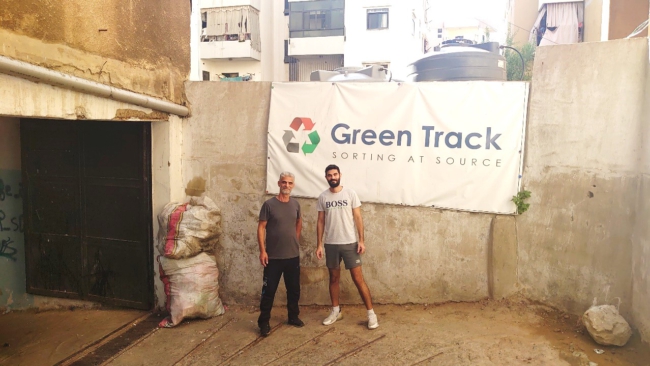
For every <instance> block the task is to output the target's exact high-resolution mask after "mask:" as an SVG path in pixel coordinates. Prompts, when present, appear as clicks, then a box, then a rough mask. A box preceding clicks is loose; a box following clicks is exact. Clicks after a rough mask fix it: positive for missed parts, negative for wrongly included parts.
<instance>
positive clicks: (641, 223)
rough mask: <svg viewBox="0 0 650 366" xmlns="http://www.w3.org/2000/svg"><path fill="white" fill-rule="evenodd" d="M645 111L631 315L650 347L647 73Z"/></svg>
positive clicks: (648, 77)
mask: <svg viewBox="0 0 650 366" xmlns="http://www.w3.org/2000/svg"><path fill="white" fill-rule="evenodd" d="M645 85H646V90H645V96H646V98H645V102H646V103H645V110H644V112H643V115H644V122H645V123H646V127H645V128H644V130H643V131H642V133H640V134H639V135H638V136H637V139H639V140H641V141H642V142H641V145H642V149H641V150H640V155H641V156H642V158H641V159H639V170H640V172H641V176H640V179H639V195H638V197H637V208H636V209H637V217H636V230H635V232H634V234H633V235H632V243H633V250H632V258H634V262H633V263H632V277H633V284H632V292H633V294H634V296H633V298H632V311H633V316H634V323H635V325H636V327H637V328H638V330H639V332H640V333H641V336H642V337H643V338H644V339H645V340H646V341H647V342H648V343H650V225H648V223H650V146H649V145H648V141H650V128H648V127H647V123H648V117H647V116H650V94H648V86H650V70H648V71H647V72H646V81H645Z"/></svg>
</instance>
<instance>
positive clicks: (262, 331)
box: [260, 323, 271, 337]
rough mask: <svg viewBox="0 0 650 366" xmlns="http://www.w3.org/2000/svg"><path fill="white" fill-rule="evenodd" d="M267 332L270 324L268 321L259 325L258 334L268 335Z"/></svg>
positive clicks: (269, 331)
mask: <svg viewBox="0 0 650 366" xmlns="http://www.w3.org/2000/svg"><path fill="white" fill-rule="evenodd" d="M269 333H271V326H270V325H269V323H266V324H262V325H260V335H261V336H262V337H266V336H268V335H269Z"/></svg>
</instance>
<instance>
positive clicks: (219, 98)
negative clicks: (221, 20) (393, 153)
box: [183, 82, 516, 305]
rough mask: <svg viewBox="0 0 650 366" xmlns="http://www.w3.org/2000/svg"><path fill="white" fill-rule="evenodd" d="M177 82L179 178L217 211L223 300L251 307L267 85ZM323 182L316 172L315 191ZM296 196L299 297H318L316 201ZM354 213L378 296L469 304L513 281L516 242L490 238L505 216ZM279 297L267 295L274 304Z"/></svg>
mask: <svg viewBox="0 0 650 366" xmlns="http://www.w3.org/2000/svg"><path fill="white" fill-rule="evenodd" d="M186 86H187V95H188V99H189V100H190V101H191V104H192V109H193V117H191V118H189V119H188V120H187V122H186V123H185V124H184V126H183V182H184V185H185V186H186V188H187V189H188V190H189V189H191V188H193V187H194V186H195V183H196V182H205V186H204V188H203V186H202V185H200V188H201V189H199V190H198V191H197V190H194V192H195V194H200V193H202V192H204V193H205V194H206V195H208V196H209V197H210V198H212V199H213V200H214V201H215V202H216V203H217V205H219V207H220V208H221V210H222V215H223V221H222V222H223V231H224V234H223V235H222V240H221V242H220V244H219V248H218V250H217V258H219V259H218V260H219V268H220V273H221V279H220V283H221V295H222V297H223V299H224V301H225V302H226V303H238V304H249V305H253V304H256V303H257V301H258V299H259V291H260V286H261V279H262V267H261V266H260V264H259V260H258V255H259V252H258V248H257V238H256V228H257V217H258V214H259V209H260V207H261V205H262V203H263V202H264V200H266V199H269V198H270V196H267V195H265V194H264V190H265V180H266V153H267V152H266V143H267V142H266V132H267V124H268V113H269V103H270V93H271V84H270V83H254V82H251V83H200V82H189V83H187V84H186ZM296 184H300V175H298V176H297V178H296ZM326 186H327V185H326V182H325V180H324V179H323V190H324V189H325V188H326ZM299 201H300V203H301V205H302V209H303V212H304V226H303V235H302V237H301V240H300V248H301V258H302V267H303V269H302V271H303V272H302V285H303V287H302V294H303V295H302V298H301V302H302V303H303V304H328V303H329V294H328V290H327V278H328V275H327V269H326V267H325V263H324V261H318V260H317V259H316V257H315V253H314V251H315V247H316V216H317V213H316V202H315V200H314V199H300V200H299ZM362 212H363V215H364V222H365V225H366V245H367V246H368V253H367V254H366V257H365V258H366V259H365V263H366V264H365V265H364V272H365V276H366V279H367V281H368V284H369V286H370V288H371V290H372V295H373V298H374V299H375V301H376V302H378V303H409V302H414V303H435V302H444V301H450V300H451V301H475V300H479V299H483V298H486V297H488V296H489V295H490V293H491V292H492V293H496V294H501V295H503V296H506V295H508V294H509V293H508V291H510V293H511V291H512V288H513V287H514V286H515V285H516V284H515V283H514V282H515V281H514V280H513V279H515V278H516V248H514V249H515V250H510V251H509V250H508V249H507V246H506V248H502V246H501V245H498V244H497V242H500V239H499V238H501V237H504V236H506V237H508V238H514V229H515V227H514V220H513V221H512V222H510V225H508V222H505V223H501V222H499V223H498V224H493V220H494V215H485V214H473V213H463V212H452V211H441V210H436V209H427V208H414V207H398V206H388V205H377V204H364V205H363V206H362ZM492 231H494V232H495V234H494V235H492ZM492 244H494V245H492ZM510 248H512V246H510ZM493 249H494V250H495V252H498V251H499V250H501V252H502V253H504V254H503V255H502V254H498V253H497V255H496V256H497V257H499V258H501V260H502V261H501V262H499V263H496V262H495V263H494V265H493V267H494V268H496V269H495V271H494V276H491V278H488V267H489V266H491V265H490V264H489V259H490V257H491V254H492V253H493V252H492V250H493ZM508 252H510V257H506V256H507V253H508ZM513 263H514V265H513ZM343 278H344V282H345V284H344V285H343V286H342V301H343V302H344V303H359V302H360V299H359V296H358V294H357V293H356V289H355V288H354V285H353V284H352V283H351V282H350V279H349V276H347V275H345V276H343ZM283 297H284V296H283V295H282V294H280V295H279V296H278V297H277V298H276V300H277V301H278V302H280V303H282V302H284V298H283Z"/></svg>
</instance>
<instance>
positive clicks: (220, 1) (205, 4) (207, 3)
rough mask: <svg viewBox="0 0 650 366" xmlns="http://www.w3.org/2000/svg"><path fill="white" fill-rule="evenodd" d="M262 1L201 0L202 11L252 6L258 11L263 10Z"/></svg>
mask: <svg viewBox="0 0 650 366" xmlns="http://www.w3.org/2000/svg"><path fill="white" fill-rule="evenodd" d="M261 4H262V1H261V0H201V9H205V8H223V7H227V6H252V7H254V8H255V9H257V10H260V9H262V8H261Z"/></svg>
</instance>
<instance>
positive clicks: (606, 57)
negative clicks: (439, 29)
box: [182, 39, 650, 341]
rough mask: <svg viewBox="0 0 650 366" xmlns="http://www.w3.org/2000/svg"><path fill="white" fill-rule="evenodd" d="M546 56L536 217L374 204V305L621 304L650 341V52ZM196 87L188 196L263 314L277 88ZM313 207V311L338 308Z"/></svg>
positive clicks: (186, 154)
mask: <svg viewBox="0 0 650 366" xmlns="http://www.w3.org/2000/svg"><path fill="white" fill-rule="evenodd" d="M538 52H539V53H538V55H537V57H536V63H535V71H534V79H533V87H532V94H531V96H530V113H529V122H528V131H527V151H526V163H525V173H524V188H525V189H527V190H530V191H532V198H531V199H530V200H529V201H530V203H531V208H530V210H529V211H528V212H526V213H525V214H523V215H521V216H517V217H516V218H515V217H512V216H494V215H488V214H478V213H463V212H452V211H441V210H436V209H430V208H416V207H401V206H400V207H398V206H390V205H378V204H364V205H363V206H362V212H363V215H364V221H365V224H366V240H367V244H368V253H367V254H366V257H365V265H364V273H365V276H366V278H367V281H368V284H369V286H370V288H371V291H372V294H373V298H374V299H375V301H376V302H378V303H408V302H414V303H434V302H443V301H474V300H478V299H481V298H485V297H494V298H502V297H507V296H509V295H511V294H513V293H515V292H518V291H519V292H522V293H523V294H525V295H526V296H527V297H529V298H531V299H534V300H539V301H541V302H544V303H547V304H550V305H553V306H555V307H558V308H560V309H563V310H566V311H569V312H572V313H575V314H581V313H582V312H584V311H585V310H586V309H587V308H588V307H589V306H590V305H591V304H592V302H593V301H594V299H596V301H597V302H598V303H599V304H603V303H618V300H619V299H620V300H621V308H620V309H621V313H622V314H623V315H624V316H625V317H626V318H627V319H628V321H630V322H631V323H632V324H633V325H634V326H635V327H636V328H637V329H639V330H640V331H641V333H642V334H643V335H644V337H645V339H646V340H647V341H650V336H649V335H650V333H649V331H648V330H649V329H650V321H649V319H648V315H647V314H650V311H649V310H650V305H649V304H650V273H649V272H650V266H648V263H650V248H649V247H648V242H649V241H650V240H649V235H648V228H647V222H648V219H649V217H648V216H649V210H648V204H647V202H645V201H644V200H643V199H640V198H643V197H647V196H648V171H649V170H650V169H649V168H648V165H649V164H648V158H643V156H644V155H643V153H642V151H644V150H643V149H646V150H647V147H643V146H644V144H643V143H642V141H644V140H643V138H645V139H646V141H647V138H648V137H649V136H648V134H649V131H650V130H649V128H648V127H647V126H648V123H647V118H646V115H647V113H646V108H647V107H650V103H646V97H645V94H644V93H645V86H646V85H647V82H646V75H647V72H648V58H647V55H648V44H647V42H646V41H645V40H644V39H633V40H619V41H611V42H604V43H583V44H576V45H563V46H549V47H544V48H542V49H540V50H538ZM567 54H571V55H572V57H570V58H567V57H566V55H567ZM594 60H598V62H594ZM585 65H590V66H589V67H585ZM186 86H187V87H186V88H187V89H186V92H187V95H188V99H189V100H190V102H191V103H192V108H193V112H194V115H193V117H191V118H189V119H187V122H186V123H185V125H184V126H183V149H182V150H183V152H182V154H183V162H182V166H183V173H182V179H183V186H184V187H185V188H186V193H192V194H206V195H208V196H210V197H211V198H212V199H214V200H215V202H217V204H218V205H219V206H220V208H221V210H222V215H223V230H224V234H223V236H224V237H223V238H222V240H221V242H220V245H219V247H218V250H217V256H218V258H219V266H220V271H221V280H220V282H221V286H222V288H221V293H222V297H223V298H224V300H225V301H226V302H227V303H239V304H250V305H253V304H256V303H257V301H258V297H259V287H260V283H261V273H262V268H261V266H260V265H259V263H258V249H257V240H256V235H255V230H256V225H257V215H258V212H259V208H260V206H261V204H262V202H263V201H264V200H265V199H268V198H269V196H268V195H264V188H265V185H264V183H265V182H264V180H265V170H266V143H267V142H266V128H267V123H268V111H269V101H270V84H269V83H253V82H251V83H195V82H188V83H187V84H186ZM613 95H625V96H626V97H625V98H619V99H617V98H612V96H613ZM649 98H650V97H649ZM644 136H645V137H644ZM646 155H647V151H646ZM643 159H645V160H643ZM343 174H345V172H343ZM197 182H199V183H201V184H197ZM323 183H324V184H323V189H325V188H326V184H325V182H324V181H323ZM296 184H300V176H299V175H298V176H297V178H296ZM299 202H300V203H301V205H302V207H303V212H304V227H303V235H302V237H301V238H300V246H301V263H302V267H303V268H302V285H303V287H302V289H303V291H302V298H301V302H302V303H303V304H328V303H329V296H328V292H327V277H328V276H327V271H326V269H325V266H324V263H323V261H318V260H317V259H316V258H315V255H314V248H315V244H316V243H315V218H316V209H315V201H314V200H313V199H299ZM343 278H344V279H345V283H344V284H343V286H342V299H343V302H346V303H358V302H359V298H358V295H357V293H356V290H355V288H354V286H353V284H352V283H351V282H350V281H349V278H348V277H347V276H343ZM283 296H284V295H283V294H279V295H278V298H277V300H278V301H279V302H280V303H283V302H284V298H283Z"/></svg>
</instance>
